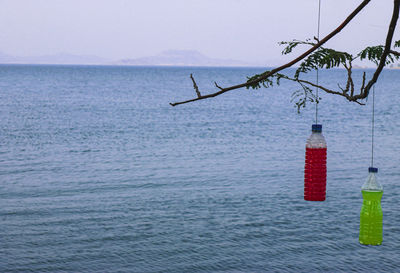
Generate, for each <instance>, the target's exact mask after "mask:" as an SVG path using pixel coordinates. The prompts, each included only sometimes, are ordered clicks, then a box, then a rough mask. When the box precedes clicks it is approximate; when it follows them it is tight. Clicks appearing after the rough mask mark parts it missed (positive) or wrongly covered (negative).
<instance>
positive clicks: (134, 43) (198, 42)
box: [0, 0, 400, 64]
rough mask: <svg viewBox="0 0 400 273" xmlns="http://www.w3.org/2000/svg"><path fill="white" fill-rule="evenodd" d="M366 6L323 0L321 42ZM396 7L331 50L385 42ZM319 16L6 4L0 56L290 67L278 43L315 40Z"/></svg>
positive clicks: (58, 2)
mask: <svg viewBox="0 0 400 273" xmlns="http://www.w3.org/2000/svg"><path fill="white" fill-rule="evenodd" d="M360 3H361V0H322V6H321V37H323V36H324V35H326V34H327V33H329V32H330V31H332V30H333V29H334V28H335V27H336V26H337V25H339V24H340V23H341V22H342V21H343V20H344V19H345V17H346V15H347V14H349V13H350V12H351V11H352V10H353V9H354V8H355V7H356V6H357V5H359V4H360ZM392 6H393V0H373V1H371V3H370V4H369V5H368V6H367V7H366V8H365V10H364V11H362V12H361V14H359V15H358V17H357V18H355V19H354V20H353V21H352V22H351V23H350V25H349V26H348V27H347V29H345V30H344V31H342V32H341V33H340V34H339V36H338V37H335V38H334V39H333V40H332V41H331V42H330V43H329V44H328V45H329V46H331V47H337V48H339V49H345V48H347V49H349V50H350V51H354V52H355V51H358V50H359V49H360V48H361V47H363V46H365V45H368V44H382V43H384V38H385V35H386V31H387V28H386V27H387V25H388V24H389V21H390V16H391V13H392ZM317 14H318V0H0V51H1V52H3V53H7V54H11V55H18V56H27V55H47V54H56V53H60V52H65V53H71V54H85V55H86V54H90V55H97V56H100V57H105V58H108V59H120V58H137V57H143V56H149V55H155V54H157V53H159V52H161V51H163V50H168V49H190V50H197V51H199V52H201V53H203V54H205V55H207V56H209V57H213V58H227V59H237V60H243V61H250V62H259V61H262V62H264V61H265V62H269V63H274V64H275V63H279V62H280V61H282V60H284V58H283V57H281V56H280V51H281V49H282V48H281V47H279V46H278V45H277V42H278V41H282V40H291V39H293V38H296V39H305V38H310V37H313V36H314V35H316V32H317ZM399 28H400V27H399V26H398V29H397V30H396V33H395V38H397V39H400V35H399V34H400V29H399Z"/></svg>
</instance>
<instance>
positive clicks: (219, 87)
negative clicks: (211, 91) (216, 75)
mask: <svg viewBox="0 0 400 273" xmlns="http://www.w3.org/2000/svg"><path fill="white" fill-rule="evenodd" d="M214 83H215V86H216V87H217V88H218V89H220V90H224V88H222V87H221V86H219V85H218V84H217V82H214Z"/></svg>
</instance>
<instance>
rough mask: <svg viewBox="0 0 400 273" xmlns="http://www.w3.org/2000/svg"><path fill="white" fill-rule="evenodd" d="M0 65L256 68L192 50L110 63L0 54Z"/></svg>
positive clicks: (61, 56)
mask: <svg viewBox="0 0 400 273" xmlns="http://www.w3.org/2000/svg"><path fill="white" fill-rule="evenodd" d="M0 64H89V65H90V64H93V65H144V66H146V65H154V66H157V65H159V66H257V64H254V63H246V62H242V61H237V60H229V59H228V60H227V59H214V58H209V57H207V56H205V55H203V54H201V53H199V52H197V51H194V50H167V51H164V52H161V53H160V54H157V55H155V56H149V57H142V58H136V59H122V60H118V61H110V60H107V59H104V58H101V57H98V56H94V55H73V54H68V53H59V54H54V55H43V56H12V55H8V54H4V53H2V52H0Z"/></svg>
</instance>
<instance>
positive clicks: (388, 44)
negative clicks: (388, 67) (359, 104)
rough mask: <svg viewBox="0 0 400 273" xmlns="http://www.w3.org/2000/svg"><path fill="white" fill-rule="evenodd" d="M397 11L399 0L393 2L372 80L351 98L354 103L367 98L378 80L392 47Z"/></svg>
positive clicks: (399, 5) (399, 7)
mask: <svg viewBox="0 0 400 273" xmlns="http://www.w3.org/2000/svg"><path fill="white" fill-rule="evenodd" d="M399 10H400V0H394V3H393V14H392V19H391V20H390V24H389V29H388V33H387V35H386V43H385V49H384V50H383V53H382V56H381V59H380V61H379V64H378V67H377V68H376V70H375V72H374V75H373V76H372V79H371V80H370V81H369V82H368V83H367V85H366V86H365V88H364V89H361V92H360V94H359V95H356V96H354V97H353V99H354V101H356V100H358V99H365V98H366V97H368V94H369V90H370V89H371V87H372V86H373V85H374V84H375V83H376V81H377V80H378V78H379V75H380V74H381V72H382V69H383V67H384V66H385V64H386V57H387V56H388V55H389V53H390V51H391V49H390V48H391V46H392V39H393V34H394V30H395V29H396V24H397V20H398V19H399Z"/></svg>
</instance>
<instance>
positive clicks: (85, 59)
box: [0, 52, 109, 64]
mask: <svg viewBox="0 0 400 273" xmlns="http://www.w3.org/2000/svg"><path fill="white" fill-rule="evenodd" d="M107 62H109V61H108V60H107V59H104V58H101V57H97V56H94V55H72V54H68V53H59V54H55V55H43V56H25V57H21V56H11V55H7V54H4V53H1V52H0V63H2V64H106V63H107Z"/></svg>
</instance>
